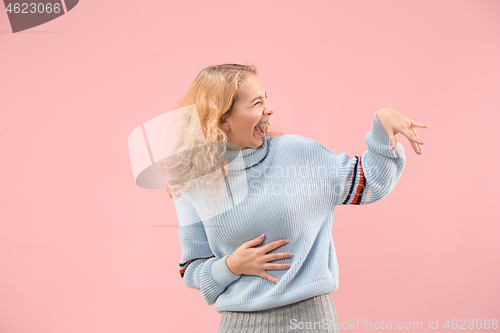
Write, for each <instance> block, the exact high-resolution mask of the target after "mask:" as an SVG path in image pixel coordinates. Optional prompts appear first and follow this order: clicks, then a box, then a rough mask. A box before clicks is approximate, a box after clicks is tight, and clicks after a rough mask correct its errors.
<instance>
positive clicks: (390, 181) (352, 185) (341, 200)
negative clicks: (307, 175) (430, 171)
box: [332, 108, 427, 205]
mask: <svg viewBox="0 0 500 333" xmlns="http://www.w3.org/2000/svg"><path fill="white" fill-rule="evenodd" d="M372 123H373V125H372V130H371V131H370V132H368V133H367V135H366V137H365V142H366V144H367V146H368V149H367V150H366V151H365V152H364V153H363V154H362V156H355V157H354V158H352V159H351V158H350V157H349V156H348V155H347V154H346V153H340V154H338V155H337V154H335V157H336V158H335V164H336V172H335V179H334V184H335V186H334V188H333V189H332V190H333V192H334V193H333V198H334V202H335V205H364V204H369V203H373V202H376V201H378V200H380V199H382V198H384V197H385V196H387V195H388V194H389V193H391V192H392V190H393V189H394V187H395V186H396V184H397V183H398V181H399V179H400V177H401V174H402V173H403V169H404V167H405V164H406V157H405V152H404V148H403V146H402V145H401V144H400V143H398V142H397V141H396V137H395V135H396V134H397V133H401V134H403V135H404V136H406V137H407V138H408V140H409V141H410V144H411V145H412V147H413V149H414V150H415V152H416V153H417V154H419V153H418V151H419V149H420V147H419V144H422V142H421V140H420V138H419V137H418V133H417V131H416V130H415V127H423V128H425V127H427V125H425V124H422V123H419V122H416V121H414V120H411V119H409V118H407V117H405V116H404V115H402V114H401V113H399V112H398V111H396V110H394V109H390V108H384V109H380V110H378V111H377V112H375V113H374V115H373V117H372Z"/></svg>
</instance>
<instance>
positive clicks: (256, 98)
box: [250, 91, 267, 104]
mask: <svg viewBox="0 0 500 333" xmlns="http://www.w3.org/2000/svg"><path fill="white" fill-rule="evenodd" d="M264 93H265V96H267V91H265V92H264ZM258 99H262V95H260V96H258V97H255V98H254V99H252V101H251V102H250V104H252V103H253V102H254V101H256V100H258Z"/></svg>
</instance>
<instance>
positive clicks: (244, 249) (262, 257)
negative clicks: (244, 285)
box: [226, 237, 293, 283]
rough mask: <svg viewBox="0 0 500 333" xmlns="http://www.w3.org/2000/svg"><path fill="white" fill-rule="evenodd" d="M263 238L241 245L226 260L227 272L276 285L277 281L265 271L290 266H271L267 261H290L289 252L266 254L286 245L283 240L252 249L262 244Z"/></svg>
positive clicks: (285, 241)
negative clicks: (256, 278)
mask: <svg viewBox="0 0 500 333" xmlns="http://www.w3.org/2000/svg"><path fill="white" fill-rule="evenodd" d="M263 240H264V237H262V238H260V237H257V238H255V239H253V240H251V241H248V242H245V243H243V244H242V245H241V246H240V247H239V248H237V249H236V251H234V252H233V253H232V254H231V255H229V256H228V257H227V259H226V264H227V267H228V268H229V270H230V271H231V272H232V273H233V274H235V275H240V274H246V275H257V276H260V277H263V278H264V279H267V280H269V281H271V282H274V283H278V282H279V281H278V280H277V279H276V278H275V277H273V276H271V275H269V274H268V273H267V272H266V269H288V268H290V266H289V265H288V266H287V264H271V263H268V262H269V261H273V260H277V259H284V258H286V259H290V258H291V257H293V255H292V256H289V255H290V254H291V253H289V252H280V253H271V254H267V252H269V251H271V250H274V249H275V248H277V247H279V246H281V245H285V244H287V243H288V241H287V240H285V239H280V240H277V241H275V242H272V243H269V244H267V245H264V246H262V247H254V246H257V245H259V244H260V243H262V241H263Z"/></svg>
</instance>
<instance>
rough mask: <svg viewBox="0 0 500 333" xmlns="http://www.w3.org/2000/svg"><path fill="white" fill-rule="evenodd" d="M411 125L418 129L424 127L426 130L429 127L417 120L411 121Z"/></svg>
mask: <svg viewBox="0 0 500 333" xmlns="http://www.w3.org/2000/svg"><path fill="white" fill-rule="evenodd" d="M411 124H412V125H413V126H416V127H422V128H426V127H427V126H428V125H426V124H423V123H419V122H418V121H415V120H412V121H411Z"/></svg>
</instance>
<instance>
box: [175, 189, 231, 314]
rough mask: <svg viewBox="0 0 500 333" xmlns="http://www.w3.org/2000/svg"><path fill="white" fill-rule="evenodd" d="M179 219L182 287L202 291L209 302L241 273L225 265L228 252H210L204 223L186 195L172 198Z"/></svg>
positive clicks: (211, 302) (214, 299)
mask: <svg viewBox="0 0 500 333" xmlns="http://www.w3.org/2000/svg"><path fill="white" fill-rule="evenodd" d="M174 204H175V209H176V211H177V219H178V222H179V242H180V245H181V251H182V257H181V259H180V263H179V272H180V275H181V278H182V281H183V283H184V285H185V286H187V287H189V288H194V289H198V290H200V291H201V294H202V296H203V298H204V299H205V303H207V304H208V305H212V304H214V303H215V301H216V300H217V297H219V295H220V294H222V293H223V292H224V290H225V289H226V287H227V286H228V285H229V284H231V283H232V282H234V281H236V280H237V279H239V278H240V277H241V275H235V274H233V273H232V272H231V271H230V270H229V268H228V267H227V264H226V259H227V257H228V256H229V255H226V256H223V257H217V256H215V255H214V254H213V253H212V250H211V248H210V244H209V242H208V239H207V235H206V232H205V228H204V226H203V222H202V221H201V220H200V218H199V217H198V215H197V214H196V208H195V207H194V205H193V204H192V203H191V201H190V200H189V198H187V197H186V195H185V194H182V195H181V196H180V197H179V198H177V199H175V200H174Z"/></svg>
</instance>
